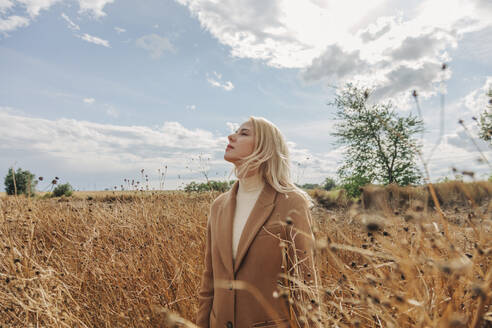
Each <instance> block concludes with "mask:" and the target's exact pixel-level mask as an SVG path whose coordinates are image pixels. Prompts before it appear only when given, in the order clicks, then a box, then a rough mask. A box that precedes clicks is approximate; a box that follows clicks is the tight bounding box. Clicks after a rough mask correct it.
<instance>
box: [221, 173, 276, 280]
mask: <svg viewBox="0 0 492 328" xmlns="http://www.w3.org/2000/svg"><path fill="white" fill-rule="evenodd" d="M236 183H237V182H236ZM236 194H237V187H236V189H235V192H234V209H235V207H236V206H235V205H236V204H235V202H236ZM276 194H277V191H276V190H275V189H273V187H272V186H270V185H269V184H268V183H266V182H265V186H264V188H263V190H262V191H261V193H260V195H259V196H258V200H257V201H256V203H255V205H254V206H253V209H252V210H251V213H250V215H249V217H248V219H247V221H246V224H245V226H244V228H243V232H242V234H241V238H240V239H239V245H238V249H237V253H236V260H235V261H234V273H236V272H237V270H238V269H239V267H240V266H241V262H242V261H243V259H244V257H245V255H246V253H247V252H248V249H249V246H250V245H251V243H252V242H253V240H254V239H255V237H256V234H257V233H258V232H259V231H260V229H261V227H262V226H263V224H264V223H265V221H266V220H267V219H268V217H269V216H270V214H271V213H272V210H273V208H274V206H275V204H274V201H275V196H276ZM233 219H234V210H233V211H232V217H231V220H230V221H231V228H230V233H229V236H228V240H230V243H229V252H230V253H231V260H232V220H233Z"/></svg>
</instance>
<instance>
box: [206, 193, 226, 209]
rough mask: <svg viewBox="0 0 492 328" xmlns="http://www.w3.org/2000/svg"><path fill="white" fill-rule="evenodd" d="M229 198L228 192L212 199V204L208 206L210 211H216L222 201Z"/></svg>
mask: <svg viewBox="0 0 492 328" xmlns="http://www.w3.org/2000/svg"><path fill="white" fill-rule="evenodd" d="M228 196H229V191H226V192H224V193H222V194H220V195H219V196H218V197H217V198H215V199H214V201H213V202H212V204H211V205H210V209H211V211H215V210H217V209H218V208H219V207H220V206H221V205H222V204H223V203H224V201H225V200H226V199H227V198H228Z"/></svg>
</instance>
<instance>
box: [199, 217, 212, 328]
mask: <svg viewBox="0 0 492 328" xmlns="http://www.w3.org/2000/svg"><path fill="white" fill-rule="evenodd" d="M211 212H212V211H210V214H209V216H208V220H207V237H206V241H205V268H204V271H203V274H202V280H201V285H200V290H199V292H198V313H197V318H196V325H197V326H198V327H201V328H209V320H210V311H211V310H212V302H213V300H214V279H213V268H212V250H211V247H212V245H211V228H210V222H211Z"/></svg>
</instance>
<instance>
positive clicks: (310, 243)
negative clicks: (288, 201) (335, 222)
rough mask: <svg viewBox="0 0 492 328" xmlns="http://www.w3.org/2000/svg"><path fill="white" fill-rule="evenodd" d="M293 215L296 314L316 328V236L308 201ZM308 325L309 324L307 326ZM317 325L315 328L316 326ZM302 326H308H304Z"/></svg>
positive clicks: (290, 262) (290, 220) (291, 268)
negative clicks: (313, 230) (312, 226)
mask: <svg viewBox="0 0 492 328" xmlns="http://www.w3.org/2000/svg"><path fill="white" fill-rule="evenodd" d="M296 203H297V205H295V206H293V208H292V209H291V210H290V211H289V215H288V219H287V224H288V226H289V227H290V228H289V229H288V230H287V232H288V236H287V240H288V241H289V248H288V272H289V275H290V276H291V297H293V301H294V303H293V306H292V310H293V312H294V315H295V316H296V318H297V321H299V320H300V318H301V317H304V318H305V319H306V320H308V321H309V324H310V325H309V327H311V326H314V327H316V322H313V321H315V320H313V318H315V314H316V312H317V311H316V310H317V305H318V304H319V297H318V291H317V287H318V285H317V277H316V269H315V260H314V247H315V241H314V235H313V232H312V228H311V222H312V218H311V212H310V209H309V207H308V204H307V202H305V201H304V200H302V201H300V202H296ZM304 323H307V322H304ZM313 324H314V325H313ZM300 325H301V326H304V324H303V323H302V322H300Z"/></svg>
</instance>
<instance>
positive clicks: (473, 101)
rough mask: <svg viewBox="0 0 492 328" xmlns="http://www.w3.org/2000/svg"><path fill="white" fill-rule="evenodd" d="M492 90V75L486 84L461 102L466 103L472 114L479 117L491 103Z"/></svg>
mask: <svg viewBox="0 0 492 328" xmlns="http://www.w3.org/2000/svg"><path fill="white" fill-rule="evenodd" d="M490 90H492V76H488V77H487V78H486V81H485V83H484V85H483V86H482V87H480V88H478V89H477V90H474V91H472V92H470V93H468V94H467V95H466V96H464V97H463V98H462V99H461V101H460V104H462V105H464V106H465V107H466V108H467V109H468V110H469V113H470V114H471V115H472V116H475V117H476V118H478V117H479V116H480V113H482V112H483V111H484V110H485V108H487V106H488V105H489V106H490V104H489V99H490V98H489V97H488V96H487V94H488V92H489V91H490Z"/></svg>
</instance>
